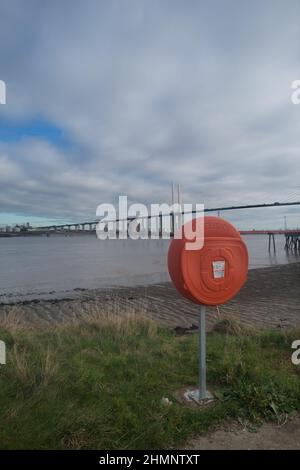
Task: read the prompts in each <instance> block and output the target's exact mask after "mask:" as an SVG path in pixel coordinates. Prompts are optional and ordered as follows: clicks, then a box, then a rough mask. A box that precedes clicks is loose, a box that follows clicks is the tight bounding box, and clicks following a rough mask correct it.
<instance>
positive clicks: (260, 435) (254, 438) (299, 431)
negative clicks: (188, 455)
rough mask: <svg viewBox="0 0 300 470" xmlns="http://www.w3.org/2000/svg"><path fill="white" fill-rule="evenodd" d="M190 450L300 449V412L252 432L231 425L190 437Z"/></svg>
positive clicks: (188, 444) (239, 426)
mask: <svg viewBox="0 0 300 470" xmlns="http://www.w3.org/2000/svg"><path fill="white" fill-rule="evenodd" d="M185 449H188V450H256V449H258V450H300V414H297V415H294V416H293V417H292V418H289V419H288V420H287V421H286V422H285V423H284V424H281V425H277V424H274V423H272V424H263V425H262V426H261V427H259V428H258V429H256V430H255V429H253V430H251V431H249V429H248V430H247V429H246V428H245V427H243V426H242V425H240V424H229V425H226V426H224V427H222V428H220V429H218V430H217V431H215V432H213V433H211V434H209V435H207V436H201V437H197V438H195V439H192V440H190V441H189V442H188V443H187V445H186V446H185Z"/></svg>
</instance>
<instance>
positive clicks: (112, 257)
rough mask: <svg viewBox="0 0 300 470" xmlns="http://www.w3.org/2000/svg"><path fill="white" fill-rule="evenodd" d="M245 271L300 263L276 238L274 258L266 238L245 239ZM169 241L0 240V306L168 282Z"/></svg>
mask: <svg viewBox="0 0 300 470" xmlns="http://www.w3.org/2000/svg"><path fill="white" fill-rule="evenodd" d="M244 240H245V242H246V244H247V246H248V250H249V257H250V269H251V268H252V269H253V268H260V267H266V266H270V265H277V264H285V263H292V262H296V261H300V257H299V254H298V255H296V254H294V253H289V254H287V253H286V251H285V250H284V237H283V236H280V235H279V236H277V237H276V249H277V251H276V255H273V254H272V255H269V253H268V237H267V236H266V235H247V236H245V237H244ZM168 246H169V240H130V239H129V240H105V241H100V240H98V239H97V238H96V237H95V236H93V235H73V236H64V235H52V236H50V237H45V236H41V237H30V236H28V237H15V238H0V262H1V265H0V303H6V302H14V301H16V300H23V301H24V300H32V299H34V298H39V299H41V298H59V297H66V296H69V295H71V293H74V292H80V291H81V290H82V289H95V288H99V287H107V286H120V285H123V286H129V285H138V284H139V285H141V284H145V285H147V284H151V283H155V282H163V281H167V280H169V276H168V273H167V265H166V256H167V251H168Z"/></svg>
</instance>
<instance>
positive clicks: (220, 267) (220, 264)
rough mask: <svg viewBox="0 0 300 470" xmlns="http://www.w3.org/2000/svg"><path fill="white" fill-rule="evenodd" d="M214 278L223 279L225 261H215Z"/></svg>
mask: <svg viewBox="0 0 300 470" xmlns="http://www.w3.org/2000/svg"><path fill="white" fill-rule="evenodd" d="M212 264H213V273H214V279H221V278H222V277H224V276H225V261H213V263H212Z"/></svg>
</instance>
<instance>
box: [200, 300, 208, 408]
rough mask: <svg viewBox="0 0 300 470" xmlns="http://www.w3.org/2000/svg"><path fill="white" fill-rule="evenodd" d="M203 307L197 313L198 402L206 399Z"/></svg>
mask: <svg viewBox="0 0 300 470" xmlns="http://www.w3.org/2000/svg"><path fill="white" fill-rule="evenodd" d="M205 310H206V308H205V305H200V311H199V400H203V399H204V398H206V397H207V393H206V332H205V313H206V312H205Z"/></svg>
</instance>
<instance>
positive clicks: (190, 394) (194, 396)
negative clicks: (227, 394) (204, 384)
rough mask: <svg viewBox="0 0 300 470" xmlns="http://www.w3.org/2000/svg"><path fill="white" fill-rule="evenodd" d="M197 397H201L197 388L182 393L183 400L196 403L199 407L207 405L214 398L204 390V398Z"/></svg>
mask: <svg viewBox="0 0 300 470" xmlns="http://www.w3.org/2000/svg"><path fill="white" fill-rule="evenodd" d="M199 395H200V397H201V392H200V390H199V388H196V389H193V390H187V391H186V392H185V393H184V399H185V400H186V401H188V402H195V403H198V404H199V405H208V404H209V403H211V402H213V401H214V400H215V398H214V396H213V395H212V394H211V393H210V392H209V391H208V390H206V396H205V397H204V398H202V397H201V398H199Z"/></svg>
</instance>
